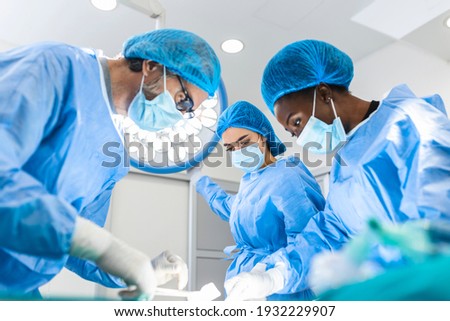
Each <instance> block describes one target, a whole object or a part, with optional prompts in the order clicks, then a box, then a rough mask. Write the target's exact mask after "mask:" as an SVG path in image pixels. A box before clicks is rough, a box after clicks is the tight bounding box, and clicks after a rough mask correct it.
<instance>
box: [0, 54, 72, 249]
mask: <svg viewBox="0 0 450 321" xmlns="http://www.w3.org/2000/svg"><path fill="white" fill-rule="evenodd" d="M57 64H58V62H55V63H51V61H50V59H46V56H45V55H43V54H42V55H31V54H27V53H25V54H24V53H22V52H20V51H9V52H6V53H0V141H1V147H0V214H1V219H0V246H2V247H5V248H7V249H10V250H14V251H17V252H21V253H26V254H31V255H38V256H43V257H61V256H63V255H64V254H67V253H68V252H69V248H70V242H71V238H72V233H73V229H74V223H75V217H76V215H77V212H76V210H75V209H74V208H73V207H72V206H71V205H70V204H68V203H67V202H65V201H64V200H62V199H60V198H58V197H57V196H56V195H52V194H50V193H49V192H48V191H47V189H46V188H45V186H43V185H42V184H41V183H40V182H39V181H37V180H36V179H35V178H34V177H32V176H31V175H29V174H28V173H27V172H25V171H24V170H23V169H22V168H23V165H24V164H26V162H27V160H28V159H29V158H30V156H31V155H32V154H33V153H34V152H35V150H36V149H37V148H38V146H39V144H40V142H41V141H42V140H43V139H45V136H46V134H47V133H48V131H50V130H51V128H52V126H53V125H52V119H54V117H56V116H55V114H56V113H57V112H56V111H55V109H57V107H56V106H57V105H58V102H59V100H61V95H62V94H63V93H62V92H60V91H59V90H58V88H57V86H54V85H53V83H54V82H56V80H55V78H56V77H57V75H58V70H57V68H55V66H56V65H57ZM50 79H53V80H54V81H50Z"/></svg>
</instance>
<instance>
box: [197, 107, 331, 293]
mask: <svg viewBox="0 0 450 321" xmlns="http://www.w3.org/2000/svg"><path fill="white" fill-rule="evenodd" d="M217 134H218V135H219V136H221V138H222V140H223V142H224V146H225V148H226V149H227V151H229V152H230V153H231V158H232V163H233V165H234V166H236V167H238V168H240V169H242V170H243V171H244V176H243V177H242V179H241V182H240V186H239V191H238V193H237V194H236V195H228V194H227V193H226V192H225V191H223V190H222V189H221V188H220V187H219V186H218V185H217V184H216V183H214V182H213V181H212V180H211V179H210V178H209V177H208V176H203V177H201V178H200V179H199V180H198V181H197V183H196V188H197V192H199V193H200V194H201V195H202V196H203V197H204V198H205V200H206V202H207V203H208V204H209V206H210V208H211V209H212V211H213V212H214V213H216V214H217V215H218V216H219V217H220V218H222V219H223V220H225V221H227V222H229V224H230V228H231V233H232V235H233V238H234V240H235V241H236V246H235V248H234V251H233V252H234V253H235V254H234V255H233V258H234V260H233V262H232V263H231V265H230V266H229V268H228V271H227V274H226V282H225V289H226V291H227V300H249V299H262V298H266V297H267V298H268V299H269V300H308V299H312V298H314V295H313V293H312V291H311V290H310V289H309V288H308V286H307V274H308V271H309V262H308V258H309V257H311V256H312V255H311V254H312V253H317V252H320V251H322V250H329V249H330V246H329V245H328V244H327V242H326V241H325V238H324V236H323V235H322V234H321V232H320V230H319V229H318V227H317V225H316V224H315V222H314V221H312V220H310V218H311V217H313V216H314V215H316V214H317V213H318V212H319V211H321V210H322V209H323V205H324V203H325V200H324V198H323V196H322V193H321V191H320V187H319V185H318V184H317V182H316V181H315V179H314V177H313V176H312V175H311V173H310V172H309V171H308V169H307V168H306V167H305V165H304V164H303V163H302V162H301V161H300V160H299V159H298V158H295V157H285V158H279V159H277V158H275V157H276V156H278V155H280V154H281V153H283V152H284V151H285V150H286V147H285V145H284V144H283V143H281V142H280V141H279V139H278V138H277V137H276V136H275V133H274V131H273V128H272V126H271V125H270V123H269V121H268V119H267V118H266V117H265V116H264V114H263V113H262V112H261V111H260V110H259V109H258V108H257V107H255V106H253V105H252V104H250V103H248V102H245V101H239V102H236V103H235V104H233V105H232V106H230V107H229V108H227V109H226V110H225V112H224V113H223V114H222V115H221V116H220V118H219V123H218V128H217ZM231 251H232V250H231V249H229V248H227V249H226V252H231Z"/></svg>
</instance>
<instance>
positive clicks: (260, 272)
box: [225, 263, 285, 301]
mask: <svg viewBox="0 0 450 321" xmlns="http://www.w3.org/2000/svg"><path fill="white" fill-rule="evenodd" d="M284 269H285V265H284V264H283V263H280V264H278V265H276V266H275V267H274V268H272V269H269V270H267V271H266V265H265V264H262V263H258V264H256V265H255V267H254V268H253V269H252V270H251V271H250V272H243V273H240V274H238V275H236V276H235V277H233V278H231V279H229V280H228V281H226V282H225V290H226V291H227V298H226V299H225V301H243V300H260V299H264V298H266V297H267V296H269V295H271V294H273V293H275V292H278V291H279V290H281V289H282V288H283V287H284V283H285V282H284V277H283V270H284Z"/></svg>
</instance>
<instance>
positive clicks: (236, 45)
mask: <svg viewBox="0 0 450 321" xmlns="http://www.w3.org/2000/svg"><path fill="white" fill-rule="evenodd" d="M220 47H221V48H222V50H223V51H225V52H226V53H231V54H234V53H238V52H241V51H242V49H244V43H243V42H242V41H240V40H238V39H228V40H225V41H224V42H222V45H221V46H220Z"/></svg>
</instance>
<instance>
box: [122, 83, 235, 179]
mask: <svg viewBox="0 0 450 321" xmlns="http://www.w3.org/2000/svg"><path fill="white" fill-rule="evenodd" d="M227 104H228V101H227V94H226V91H225V86H224V84H223V81H221V82H220V85H219V88H218V89H217V90H216V92H215V94H214V96H213V97H210V98H209V99H207V100H205V101H204V102H203V103H202V104H201V105H200V106H199V107H198V108H197V109H196V110H195V112H194V114H195V117H193V118H189V119H188V118H185V119H182V120H180V121H179V122H178V123H177V124H175V126H173V127H172V128H164V129H162V130H160V131H157V132H151V131H146V130H143V129H140V128H139V127H138V126H137V125H136V124H135V123H134V122H133V121H132V120H131V119H130V118H128V117H125V118H123V119H121V120H120V121H121V123H122V126H123V132H124V141H125V146H126V149H127V150H128V157H129V163H130V164H131V165H132V166H133V167H135V168H137V169H139V170H142V171H145V172H150V173H156V174H171V173H176V172H180V171H183V170H187V169H189V168H191V167H193V166H195V165H197V164H198V163H200V162H201V161H202V160H203V159H204V158H206V157H207V156H208V155H209V154H210V153H211V152H212V151H213V150H214V148H215V146H216V145H217V143H218V142H219V140H220V137H218V136H217V135H216V128H217V120H218V117H219V116H220V114H221V113H222V112H223V111H224V110H225V108H226V107H227Z"/></svg>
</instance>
